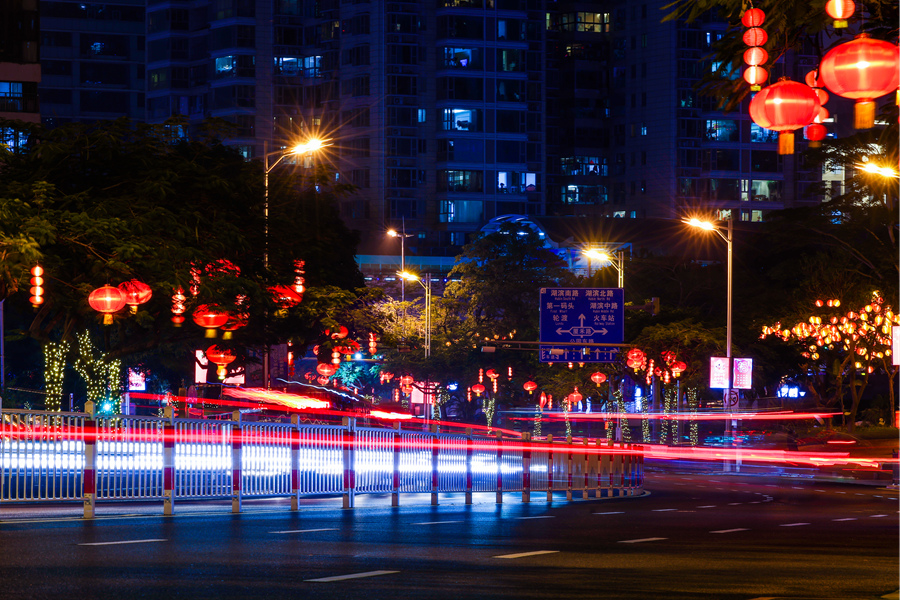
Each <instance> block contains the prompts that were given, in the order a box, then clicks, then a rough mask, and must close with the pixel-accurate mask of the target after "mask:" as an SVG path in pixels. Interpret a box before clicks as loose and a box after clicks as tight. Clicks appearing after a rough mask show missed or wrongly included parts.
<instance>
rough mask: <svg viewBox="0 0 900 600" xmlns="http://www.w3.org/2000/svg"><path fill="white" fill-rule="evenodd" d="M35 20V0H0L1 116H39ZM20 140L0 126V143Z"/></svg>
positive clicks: (14, 143)
mask: <svg viewBox="0 0 900 600" xmlns="http://www.w3.org/2000/svg"><path fill="white" fill-rule="evenodd" d="M38 23H39V17H38V6H37V0H0V119H10V120H20V121H26V122H31V123H37V122H38V121H39V120H40V110H39V105H38V93H37V91H38V90H37V88H38V83H40V81H41V65H40V62H39V61H40V55H39V45H38ZM23 141H24V140H20V139H19V138H18V135H17V134H16V133H15V132H13V131H9V130H6V129H3V128H0V144H2V145H5V146H8V147H10V148H15V147H17V146H18V145H19V144H20V143H22V142H23Z"/></svg>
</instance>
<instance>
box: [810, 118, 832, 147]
mask: <svg viewBox="0 0 900 600" xmlns="http://www.w3.org/2000/svg"><path fill="white" fill-rule="evenodd" d="M805 134H806V139H807V140H809V147H810V148H818V147H819V146H821V145H822V144H821V142H822V140H824V139H825V136H826V135H827V134H828V129H827V128H826V127H825V126H824V125H822V124H821V123H810V124H809V125H807V126H806V130H805Z"/></svg>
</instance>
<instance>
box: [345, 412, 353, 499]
mask: <svg viewBox="0 0 900 600" xmlns="http://www.w3.org/2000/svg"><path fill="white" fill-rule="evenodd" d="M343 425H344V427H346V429H344V444H343V445H344V453H343V454H344V494H343V496H344V502H343V506H344V508H353V506H354V505H355V501H356V497H355V493H354V492H355V491H356V471H355V469H356V452H355V446H356V436H355V434H356V419H355V418H353V417H344V418H343Z"/></svg>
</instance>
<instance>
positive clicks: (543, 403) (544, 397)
mask: <svg viewBox="0 0 900 600" xmlns="http://www.w3.org/2000/svg"><path fill="white" fill-rule="evenodd" d="M538 403H539V404H540V405H541V408H544V407H545V406H547V394H545V393H544V392H541V397H540V400H539V401H538Z"/></svg>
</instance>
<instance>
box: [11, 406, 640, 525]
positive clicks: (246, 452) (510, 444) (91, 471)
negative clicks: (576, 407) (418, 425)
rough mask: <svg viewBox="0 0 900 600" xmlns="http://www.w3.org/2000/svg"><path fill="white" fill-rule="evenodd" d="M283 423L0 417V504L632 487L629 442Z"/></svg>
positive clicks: (348, 500)
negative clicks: (533, 438) (538, 438)
mask: <svg viewBox="0 0 900 600" xmlns="http://www.w3.org/2000/svg"><path fill="white" fill-rule="evenodd" d="M344 421H345V422H344V425H308V424H301V423H299V421H298V419H297V418H296V417H295V418H294V419H293V421H292V422H291V423H268V422H256V421H253V422H250V421H244V420H242V419H241V416H240V414H239V413H235V415H234V419H233V420H232V421H210V420H201V419H174V418H172V417H168V418H157V417H135V416H121V415H119V416H103V417H99V416H98V417H97V418H95V419H94V418H91V415H89V414H82V413H47V412H34V411H24V410H4V411H2V412H0V503H10V502H47V501H61V500H76V501H77V500H81V501H83V503H84V514H85V517H86V518H91V517H93V515H94V511H95V505H96V503H97V502H99V501H102V502H111V501H124V500H162V502H163V511H164V513H165V514H172V512H173V511H174V504H175V502H176V500H184V499H214V498H226V499H227V498H231V500H232V509H233V510H234V511H240V509H241V500H242V499H243V498H248V497H277V496H283V497H290V498H291V499H292V500H291V507H292V509H294V510H296V509H297V507H298V504H299V498H300V497H302V496H304V495H334V496H337V495H340V496H342V497H343V505H344V507H346V508H351V507H353V505H354V497H355V495H356V494H390V495H391V498H392V504H394V505H398V504H399V502H400V496H401V495H402V494H405V493H430V494H431V497H432V503H433V504H437V502H438V494H439V493H447V492H463V493H465V495H466V502H467V503H470V502H471V501H472V494H473V493H477V492H496V494H497V502H502V494H503V493H504V492H521V493H522V500H523V501H525V502H528V501H530V499H531V493H532V492H546V494H547V499H548V500H549V499H551V496H552V494H553V493H554V492H566V497H567V498H568V499H571V498H572V497H573V493H574V492H580V493H581V495H582V497H583V498H587V497H589V495H590V493H593V494H594V496H596V497H600V496H625V495H634V494H636V493H638V491H639V490H640V489H641V488H642V486H643V456H642V448H641V447H639V446H631V445H622V444H613V443H611V442H607V441H603V440H577V441H576V442H574V443H573V441H572V440H565V441H555V440H553V438H552V436H547V439H545V440H534V441H532V440H531V438H530V436H529V435H528V434H524V435H523V437H522V438H521V439H509V438H507V439H501V438H500V436H499V435H498V436H497V437H484V436H475V435H472V431H471V429H468V430H466V433H465V434H460V433H438V432H437V431H436V429H435V430H432V431H411V430H404V429H402V428H401V425H400V424H399V423H398V424H397V425H396V426H395V428H393V429H387V428H375V427H357V425H356V423H355V420H354V419H345V420H344Z"/></svg>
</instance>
